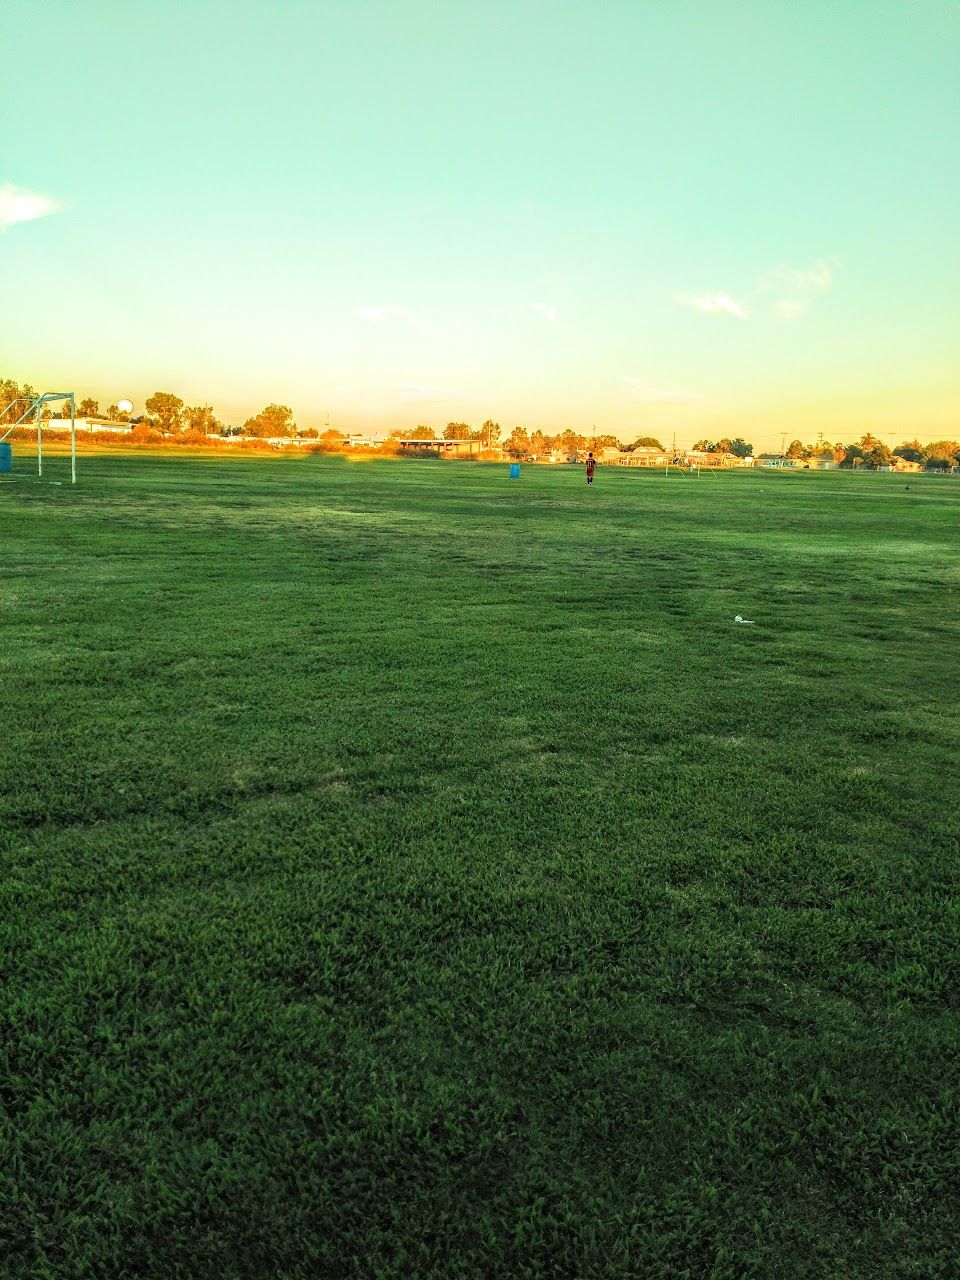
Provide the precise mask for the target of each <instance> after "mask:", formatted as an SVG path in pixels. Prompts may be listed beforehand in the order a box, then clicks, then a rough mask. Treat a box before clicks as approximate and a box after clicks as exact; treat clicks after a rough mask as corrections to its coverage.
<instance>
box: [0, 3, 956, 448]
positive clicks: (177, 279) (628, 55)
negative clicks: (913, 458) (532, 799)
mask: <svg viewBox="0 0 960 1280" xmlns="http://www.w3.org/2000/svg"><path fill="white" fill-rule="evenodd" d="M0 22H2V28H3V40H2V47H3V49H4V55H5V59H4V60H5V69H4V74H3V77H2V81H0V115H2V120H3V147H2V154H0V165H2V168H0V184H5V185H4V186H3V192H4V195H3V202H2V208H3V209H4V210H6V214H5V220H6V221H7V223H8V224H9V225H8V226H7V228H6V230H5V231H4V232H3V234H0V285H2V298H3V301H2V304H0V308H2V312H0V361H2V369H0V372H3V373H5V374H7V375H9V376H12V377H16V378H19V379H21V380H24V379H29V380H30V381H32V382H33V383H35V384H40V383H42V384H44V386H46V385H48V384H50V385H53V384H56V385H57V386H58V387H59V386H61V385H63V386H70V387H75V388H76V389H77V390H78V391H80V392H83V393H85V394H93V395H95V396H97V397H98V398H99V399H100V401H101V403H102V404H103V405H104V406H105V405H106V404H107V403H109V402H110V401H115V400H116V399H118V398H119V397H122V396H124V395H127V396H129V397H130V398H132V399H133V400H134V401H135V402H136V403H137V404H140V405H142V403H143V400H144V398H145V397H146V396H147V395H149V394H150V393H151V392H153V391H155V390H170V391H174V392H176V393H177V394H179V395H181V396H183V397H184V398H185V399H186V400H187V401H188V402H189V403H196V402H209V403H212V404H213V406H214V408H215V410H217V412H218V413H219V414H220V415H221V416H222V417H224V418H226V419H227V420H228V421H233V422H236V421H242V420H243V418H245V417H246V416H248V415H249V414H250V413H252V412H254V411H256V410H258V409H260V408H261V407H262V406H263V405H264V404H266V403H268V402H270V401H280V402H282V403H286V404H289V405H291V406H292V407H293V408H294V411H295V416H296V418H297V421H298V423H299V424H300V425H301V426H315V425H322V423H323V420H324V418H325V415H326V414H327V413H328V412H329V414H330V417H331V421H332V422H333V423H334V424H337V425H342V426H344V427H347V428H350V429H368V428H372V429H374V430H376V431H381V430H382V431H384V432H385V431H386V430H389V429H391V428H393V427H395V426H413V425H415V424H417V423H426V424H429V425H432V426H441V425H442V424H443V423H445V422H446V421H448V420H449V419H451V418H455V419H463V420H465V421H467V422H470V423H472V424H478V423H479V422H481V421H482V420H483V419H484V418H486V417H488V416H492V417H494V418H496V419H498V420H499V421H500V422H501V423H502V424H503V425H504V426H505V427H506V428H507V429H509V428H510V427H512V426H514V425H523V426H527V427H529V428H531V429H532V428H536V427H541V428H543V429H545V430H558V429H560V428H562V427H564V426H567V425H570V426H574V427H576V428H578V429H584V428H589V427H590V426H591V424H596V426H597V428H598V430H599V429H610V430H612V431H614V432H616V433H618V434H620V435H621V436H622V437H624V438H632V436H633V435H635V434H640V433H647V432H653V433H654V434H657V435H660V436H661V437H669V436H671V434H672V433H674V432H675V433H676V436H677V440H678V442H680V443H689V442H690V441H691V440H692V439H693V438H695V437H697V436H700V435H708V436H717V435H721V434H744V435H746V436H747V438H748V439H752V440H754V441H755V443H757V445H758V446H759V447H764V446H768V445H772V444H774V443H777V444H779V440H780V433H781V432H782V431H787V432H788V433H789V435H790V436H791V437H792V436H793V435H800V436H802V437H803V438H805V439H807V438H815V437H816V434H817V433H818V432H819V431H823V432H824V433H825V435H826V436H827V437H828V438H829V439H838V438H842V439H849V438H852V437H854V436H856V435H859V434H861V433H862V432H863V431H864V430H867V429H872V430H874V431H878V432H888V433H895V434H896V435H897V437H898V438H902V437H903V436H904V435H911V436H912V435H913V434H915V433H919V434H920V437H921V439H924V438H928V439H929V438H936V437H941V436H945V435H946V436H954V437H955V436H957V435H958V434H960V164H958V159H957V158H958V155H960V75H958V66H960V4H957V3H955V2H954V0H904V2H903V3H883V2H881V0H830V2H824V0H804V2H803V3H797V0H756V2H750V3H747V2H746V0H688V2H686V3H685V2H684V0H676V2H668V0H631V2H630V3H618V2H617V0H613V2H609V0H608V2H607V3H604V4H597V3H583V2H577V3H571V2H566V3H564V2H563V0H560V2H559V3H558V2H557V0H553V2H551V3H540V2H538V0H524V2H523V3H518V2H516V0H514V2H512V3H499V2H494V3H489V2H487V3H455V2H444V3H440V2H439V0H436V2H435V3H430V4H428V3H415V2H412V0H394V2H393V3H386V2H383V0H379V2H374V3H362V2H361V0H352V2H349V3H317V2H309V3H306V2H304V3H300V2H297V3H291V2H290V0H278V2H277V3H274V4H271V5H268V4H266V3H263V2H261V3H247V2H244V0H234V2H233V3H211V2H210V0H190V2H189V3H182V4H170V5H163V4H157V5H146V4H130V3H127V2H124V3H105V2H103V0H72V3H70V4H62V5H53V4H51V5H43V6H41V5H37V4H36V3H33V2H31V0H6V4H5V5H4V9H3V16H2V18H0ZM13 189H17V190H13ZM23 193H29V194H30V195H32V196H35V197H45V198H46V199H47V200H48V201H50V202H52V207H51V211H50V212H49V213H48V215H47V216H44V217H38V218H33V219H30V220H26V218H25V214H24V210H26V211H27V212H37V211H39V210H40V209H41V208H42V207H43V206H42V205H40V204H38V203H37V202H34V203H33V204H32V205H31V204H30V202H29V201H28V198H27V196H26V195H24V194H23Z"/></svg>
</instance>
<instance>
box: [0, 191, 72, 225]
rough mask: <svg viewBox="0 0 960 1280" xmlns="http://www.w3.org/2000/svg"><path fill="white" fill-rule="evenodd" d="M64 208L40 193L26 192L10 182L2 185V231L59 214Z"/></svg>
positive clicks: (0, 202)
mask: <svg viewBox="0 0 960 1280" xmlns="http://www.w3.org/2000/svg"><path fill="white" fill-rule="evenodd" d="M61 207H62V206H61V205H60V204H59V203H58V202H57V201H56V200H54V199H52V198H51V197H50V196H45V195H41V194H40V193H39V192H38V191H24V190H23V188H22V187H15V186H13V185H12V184H11V183H9V182H3V183H0V231H6V230H7V228H8V227H12V226H13V225H14V224H15V223H17V222H33V221H34V219H36V218H46V217H47V216H48V215H49V214H51V213H57V212H59V210H60V208H61Z"/></svg>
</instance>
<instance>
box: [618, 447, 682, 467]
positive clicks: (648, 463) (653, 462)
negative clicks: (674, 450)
mask: <svg viewBox="0 0 960 1280" xmlns="http://www.w3.org/2000/svg"><path fill="white" fill-rule="evenodd" d="M616 461H617V463H618V464H619V465H620V466H621V467H665V466H668V465H669V464H670V463H671V462H672V461H673V454H670V453H667V452H666V451H665V450H663V449H655V448H654V447H653V446H652V445H646V444H643V445H637V447H636V449H631V450H630V452H629V453H621V454H619V455H618V457H617V459H616Z"/></svg>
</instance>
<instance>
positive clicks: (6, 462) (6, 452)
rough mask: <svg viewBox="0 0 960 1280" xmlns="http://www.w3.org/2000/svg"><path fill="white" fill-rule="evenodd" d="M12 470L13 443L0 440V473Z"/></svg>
mask: <svg viewBox="0 0 960 1280" xmlns="http://www.w3.org/2000/svg"><path fill="white" fill-rule="evenodd" d="M12 470H13V445H12V444H8V443H7V442H6V440H2V441H0V475H3V474H4V473H5V472H8V471H12Z"/></svg>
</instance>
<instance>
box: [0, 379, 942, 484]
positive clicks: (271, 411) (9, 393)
mask: <svg viewBox="0 0 960 1280" xmlns="http://www.w3.org/2000/svg"><path fill="white" fill-rule="evenodd" d="M37 394H38V392H37V391H36V390H35V389H34V388H33V387H32V386H31V385H30V384H29V383H23V384H20V383H18V382H16V381H15V380H14V379H12V378H0V424H2V423H10V422H13V421H15V420H16V419H17V418H18V417H19V416H20V413H21V412H22V410H23V409H24V408H25V403H24V402H23V400H24V399H32V398H33V397H34V396H36V395H37ZM18 397H22V398H23V399H22V400H21V403H19V404H18V405H15V406H14V407H13V408H11V409H6V406H7V405H9V404H10V403H11V402H12V401H14V400H17V399H18ZM143 410H144V411H143V412H142V413H140V414H137V415H132V416H131V415H130V414H126V413H123V412H121V410H120V409H119V407H118V406H117V405H115V404H111V405H108V407H107V409H106V410H105V412H103V413H102V414H101V411H100V404H99V401H97V400H95V399H93V398H92V397H89V396H87V397H84V398H83V399H80V400H78V401H77V405H76V412H77V417H79V418H99V417H104V418H108V419H110V420H112V421H114V422H129V423H130V424H131V427H132V437H133V440H134V441H135V442H141V441H142V442H144V443H146V442H148V441H149V440H150V439H155V438H156V437H157V435H158V434H159V435H160V436H171V435H173V436H176V437H177V438H178V440H181V441H182V442H183V443H185V444H187V443H190V442H191V440H195V441H197V442H200V441H201V440H207V439H208V438H209V437H211V436H244V437H248V438H250V439H252V440H284V439H294V438H298V439H301V440H312V441H315V442H316V447H317V448H318V449H320V450H322V451H326V452H338V451H341V450H343V449H344V448H345V447H347V446H346V444H345V440H344V436H343V433H342V432H340V431H337V430H335V429H332V428H329V427H328V428H326V429H321V428H320V427H307V428H306V429H301V428H299V427H298V426H297V423H296V422H295V421H294V417H293V410H292V409H291V408H290V407H289V405H285V404H268V405H266V406H265V407H264V408H263V409H261V410H260V412H259V413H256V414H254V415H253V416H252V417H250V418H247V420H246V421H245V422H244V424H243V426H240V427H238V426H226V425H225V424H224V423H223V422H221V421H220V420H219V418H217V416H216V415H215V414H214V412H213V408H212V406H210V405H208V404H195V405H188V404H186V403H185V401H184V400H182V399H181V398H180V396H177V395H174V394H173V392H170V391H155V392H154V393H153V395H151V396H149V397H148V398H147V399H146V400H145V401H144V406H143ZM43 417H44V419H45V420H47V421H51V420H55V419H57V418H60V419H61V420H62V419H69V417H70V408H69V405H68V404H66V402H60V404H59V405H53V406H51V405H44V408H43ZM442 438H443V439H444V440H477V441H479V443H480V445H481V448H482V449H484V450H492V449H496V448H498V447H502V448H503V450H504V452H505V453H506V454H507V455H508V456H509V457H511V458H516V459H518V460H530V459H534V458H551V457H553V458H562V457H568V458H573V457H576V456H577V455H578V454H581V453H583V452H584V451H585V450H592V451H593V452H594V453H601V452H602V450H604V449H620V450H621V451H623V452H627V453H629V452H632V451H633V450H635V449H639V448H652V449H660V450H663V448H664V446H663V445H662V444H661V442H660V441H659V440H658V439H657V438H656V437H655V436H639V437H638V438H637V439H636V440H634V441H632V442H631V443H629V444H623V443H621V441H620V440H619V439H618V438H617V437H616V436H614V435H610V434H608V433H604V434H599V435H596V434H595V435H584V434H581V433H580V432H577V431H573V430H571V429H570V428H568V429H567V430H565V431H561V432H559V433H558V434H556V435H547V434H545V433H544V432H543V431H529V430H527V428H525V427H514V428H513V430H512V431H511V432H510V434H509V435H507V436H506V437H504V436H503V430H502V428H501V426H500V424H499V422H494V421H493V420H492V419H490V418H488V419H487V420H486V421H485V422H484V423H482V424H481V425H480V426H479V427H471V426H470V425H469V424H468V423H466V422H448V423H447V425H446V427H445V428H444V430H443V434H442ZM402 439H418V440H436V439H438V436H437V434H436V432H435V431H434V429H433V428H432V427H428V426H423V425H420V426H417V427H415V428H414V429H413V431H412V432H411V431H399V430H398V431H393V432H391V433H390V435H389V436H388V437H387V441H386V444H385V446H384V449H383V450H381V451H380V452H386V453H390V452H396V449H397V443H396V442H397V441H398V440H402ZM693 447H694V449H695V450H697V451H702V452H705V453H731V454H734V455H735V456H736V457H739V458H749V457H751V456H752V455H753V445H752V444H750V443H749V442H748V441H746V440H744V439H743V438H742V437H741V436H737V437H736V438H734V439H730V438H729V437H727V436H723V437H721V438H720V439H719V440H707V439H702V440H698V441H697V442H696V443H695V444H694V446H693ZM894 455H896V456H897V457H900V458H904V459H905V460H907V461H908V462H917V463H919V464H920V465H921V466H924V467H926V468H928V469H929V470H944V471H945V470H950V469H951V468H953V467H957V466H960V442H958V441H957V440H935V441H934V442H933V443H931V444H926V445H922V444H921V443H920V441H919V440H904V441H903V442H902V443H901V444H898V445H896V446H894V447H893V448H891V447H890V446H888V445H886V444H884V443H883V441H881V440H879V439H878V438H877V437H876V436H874V435H871V434H870V433H869V432H868V433H867V434H865V435H863V436H861V437H860V439H859V440H857V441H854V442H852V443H850V444H842V443H836V444H831V443H830V442H829V441H826V440H823V439H819V440H818V441H817V443H816V444H804V443H803V441H802V440H793V441H791V443H790V445H789V447H788V448H787V450H786V451H785V456H786V457H787V458H790V459H793V460H804V459H813V458H825V459H832V460H833V461H835V462H837V463H838V464H839V465H840V466H841V467H846V468H851V469H855V468H857V467H882V466H888V465H889V464H890V460H891V458H892V457H893V456H894Z"/></svg>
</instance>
